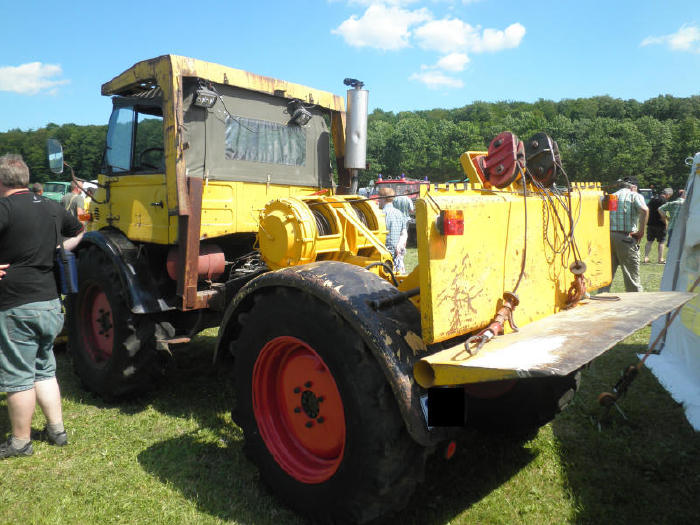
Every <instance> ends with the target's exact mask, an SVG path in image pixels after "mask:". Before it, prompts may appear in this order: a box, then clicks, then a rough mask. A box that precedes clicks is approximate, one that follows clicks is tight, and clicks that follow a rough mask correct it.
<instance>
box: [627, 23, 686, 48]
mask: <svg viewBox="0 0 700 525" xmlns="http://www.w3.org/2000/svg"><path fill="white" fill-rule="evenodd" d="M654 44H661V45H663V44H666V45H667V46H668V47H669V48H670V49H671V50H672V51H689V52H691V53H700V29H699V28H698V27H697V26H695V25H687V24H685V25H683V26H682V27H681V28H680V29H679V30H678V31H676V32H675V33H672V34H670V35H664V36H648V37H646V38H645V39H644V40H642V43H641V44H640V45H641V46H648V45H654Z"/></svg>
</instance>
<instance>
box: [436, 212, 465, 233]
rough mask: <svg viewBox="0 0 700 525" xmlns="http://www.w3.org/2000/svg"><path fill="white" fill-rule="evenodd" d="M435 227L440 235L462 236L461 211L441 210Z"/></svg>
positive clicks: (462, 214)
mask: <svg viewBox="0 0 700 525" xmlns="http://www.w3.org/2000/svg"><path fill="white" fill-rule="evenodd" d="M436 225H437V229H438V231H439V232H440V234H441V235H464V213H462V210H442V211H441V212H440V216H439V217H438V218H437V224H436Z"/></svg>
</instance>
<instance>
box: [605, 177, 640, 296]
mask: <svg viewBox="0 0 700 525" xmlns="http://www.w3.org/2000/svg"><path fill="white" fill-rule="evenodd" d="M615 195H617V210H615V211H611V212H610V252H611V253H610V256H611V259H612V277H613V278H614V277H615V272H616V271H617V267H618V266H619V267H620V268H622V277H623V278H624V281H625V291H627V292H641V291H642V283H641V282H640V280H639V262H640V257H639V242H640V241H641V240H642V238H643V237H644V228H645V227H646V224H647V220H648V219H649V208H647V205H646V203H645V202H644V197H642V196H641V194H639V193H637V180H636V179H632V178H625V179H624V181H623V187H622V188H621V189H620V190H618V191H617V192H615ZM609 290H610V286H607V287H605V288H604V289H603V291H609Z"/></svg>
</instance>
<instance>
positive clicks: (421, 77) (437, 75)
mask: <svg viewBox="0 0 700 525" xmlns="http://www.w3.org/2000/svg"><path fill="white" fill-rule="evenodd" d="M410 79H411V80H417V81H418V82H422V83H423V84H425V85H426V86H428V87H429V88H430V89H440V88H446V87H449V88H461V87H462V86H464V83H463V82H462V81H461V80H460V79H458V78H454V77H450V76H448V75H445V74H444V73H442V72H440V71H435V70H432V71H431V70H426V71H422V72H420V73H413V74H412V75H411V76H410Z"/></svg>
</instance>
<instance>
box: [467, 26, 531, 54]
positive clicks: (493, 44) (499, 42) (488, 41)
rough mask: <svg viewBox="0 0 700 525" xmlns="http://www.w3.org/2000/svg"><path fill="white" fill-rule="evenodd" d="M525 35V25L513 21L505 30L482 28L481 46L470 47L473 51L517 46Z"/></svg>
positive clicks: (498, 49) (496, 49)
mask: <svg viewBox="0 0 700 525" xmlns="http://www.w3.org/2000/svg"><path fill="white" fill-rule="evenodd" d="M524 36H525V27H524V26H523V25H522V24H519V23H517V22H516V23H515V24H511V25H509V26H508V27H506V29H505V31H500V30H498V29H484V33H483V36H482V37H481V41H480V44H481V48H480V49H472V51H474V52H477V53H478V52H480V51H500V50H501V49H513V48H514V47H518V46H519V45H520V42H522V40H523V37H524Z"/></svg>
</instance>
